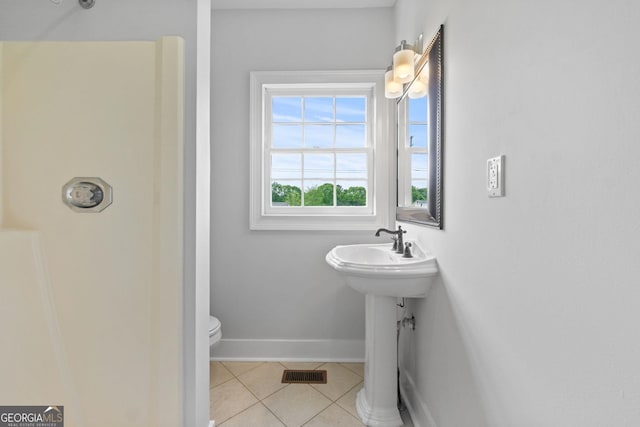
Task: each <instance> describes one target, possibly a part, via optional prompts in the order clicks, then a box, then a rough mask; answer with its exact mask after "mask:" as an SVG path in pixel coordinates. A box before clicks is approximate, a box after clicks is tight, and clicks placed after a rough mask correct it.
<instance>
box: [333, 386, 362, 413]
mask: <svg viewBox="0 0 640 427" xmlns="http://www.w3.org/2000/svg"><path fill="white" fill-rule="evenodd" d="M362 387H364V382H361V383H360V384H357V385H356V386H355V387H353V388H352V389H351V390H349V392H348V393H346V394H344V395H343V396H342V397H341V398H340V399H338V400H337V401H336V403H337V404H338V405H340V406H341V407H342V409H344V410H346V411H347V412H349V413H350V414H351V415H353V416H354V417H356V418H358V411H356V395H357V394H358V392H359V391H360V390H361V389H362Z"/></svg>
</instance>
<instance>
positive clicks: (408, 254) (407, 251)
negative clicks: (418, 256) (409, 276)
mask: <svg viewBox="0 0 640 427" xmlns="http://www.w3.org/2000/svg"><path fill="white" fill-rule="evenodd" d="M402 258H413V254H412V253H411V242H407V243H405V244H404V255H402Z"/></svg>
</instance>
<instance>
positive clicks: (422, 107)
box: [407, 96, 429, 123]
mask: <svg viewBox="0 0 640 427" xmlns="http://www.w3.org/2000/svg"><path fill="white" fill-rule="evenodd" d="M427 99H428V97H426V96H425V97H423V98H416V99H412V98H409V103H408V108H409V115H408V116H407V118H408V119H409V122H422V123H426V122H427V118H428V117H429V116H428V115H427Z"/></svg>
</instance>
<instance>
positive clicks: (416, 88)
mask: <svg viewBox="0 0 640 427" xmlns="http://www.w3.org/2000/svg"><path fill="white" fill-rule="evenodd" d="M428 84H429V66H428V65H425V66H424V68H422V71H420V74H418V78H417V79H415V80H414V81H413V83H412V84H411V87H409V94H408V95H409V98H413V99H416V98H422V97H424V96H427V90H428Z"/></svg>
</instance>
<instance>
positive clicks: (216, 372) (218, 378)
mask: <svg viewBox="0 0 640 427" xmlns="http://www.w3.org/2000/svg"><path fill="white" fill-rule="evenodd" d="M232 378H233V374H232V373H231V372H229V370H228V369H227V368H225V367H224V365H223V364H222V363H220V362H210V363H209V388H213V387H216V386H219V385H220V384H222V383H225V382H227V381H229V380H230V379H232Z"/></svg>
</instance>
